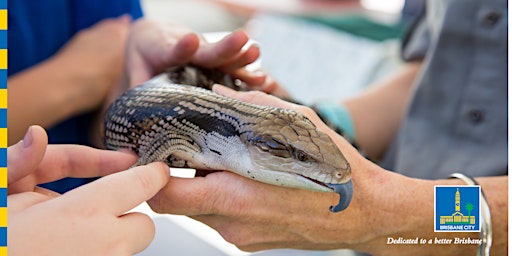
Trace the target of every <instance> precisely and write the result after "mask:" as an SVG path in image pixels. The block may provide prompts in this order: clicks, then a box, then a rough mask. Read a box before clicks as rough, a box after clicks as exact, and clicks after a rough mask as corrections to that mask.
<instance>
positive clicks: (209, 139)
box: [105, 70, 353, 212]
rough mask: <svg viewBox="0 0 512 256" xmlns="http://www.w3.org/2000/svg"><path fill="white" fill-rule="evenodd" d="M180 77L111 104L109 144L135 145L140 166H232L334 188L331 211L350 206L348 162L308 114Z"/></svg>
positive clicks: (163, 78) (252, 174) (265, 177)
mask: <svg viewBox="0 0 512 256" xmlns="http://www.w3.org/2000/svg"><path fill="white" fill-rule="evenodd" d="M199 71H200V70H199ZM175 77H176V72H174V73H173V72H171V73H166V74H162V75H159V76H157V77H155V78H153V79H151V80H149V81H148V82H146V83H144V84H142V85H140V86H138V87H136V88H134V89H131V90H128V91H127V92H125V93H124V94H123V95H121V96H120V97H119V98H118V99H117V100H116V101H115V102H114V103H113V104H112V105H111V106H110V108H109V110H108V111H107V115H106V119H105V145H106V147H107V148H109V149H121V148H128V149H131V150H133V151H134V152H135V153H137V154H138V156H139V160H138V164H141V165H142V164H147V163H150V162H155V161H163V162H165V163H166V164H167V165H169V166H170V167H188V168H194V169H198V170H211V171H214V170H227V171H231V172H234V173H237V174H239V175H242V176H245V177H248V178H251V179H254V180H257V181H260V182H264V183H268V184H273V185H278V186H285V187H292V188H301V189H309V190H314V191H324V192H336V193H338V194H339V195H340V201H339V204H338V205H336V206H333V207H331V211H333V212H337V211H341V210H343V209H345V208H346V207H347V206H348V204H349V203H350V200H351V198H352V193H353V186H352V181H351V178H350V165H349V163H348V162H347V161H346V159H345V157H344V156H343V154H342V153H341V152H340V150H339V149H338V147H337V146H336V144H335V143H334V142H333V141H332V140H331V138H330V137H329V136H328V135H327V134H325V133H323V132H322V131H320V130H318V129H317V128H316V127H315V126H314V124H313V123H312V122H311V121H310V120H309V119H308V118H307V117H305V116H304V115H302V114H301V113H299V112H297V111H293V110H288V109H281V108H274V107H268V106H259V105H255V104H250V103H246V102H241V101H237V100H234V99H231V98H227V97H224V96H221V95H219V94H216V93H213V92H212V91H209V90H206V89H203V88H199V87H196V86H192V85H184V84H176V83H175V80H176V78H175ZM179 82H183V81H179ZM186 83H188V84H192V83H195V82H191V81H186ZM212 84H213V83H212ZM207 87H208V86H207Z"/></svg>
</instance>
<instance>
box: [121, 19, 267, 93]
mask: <svg viewBox="0 0 512 256" xmlns="http://www.w3.org/2000/svg"><path fill="white" fill-rule="evenodd" d="M248 41H249V37H248V35H247V34H246V33H245V32H244V31H242V30H237V31H234V32H232V33H230V34H229V35H227V36H226V37H224V38H223V39H221V40H220V41H218V42H215V43H208V42H206V40H205V39H204V38H203V37H201V36H199V35H198V34H196V33H194V32H193V31H192V30H190V29H188V28H185V27H183V26H180V25H177V24H173V23H170V22H159V21H154V20H148V19H140V20H138V21H136V22H135V24H134V25H133V26H132V28H131V30H130V34H129V39H128V52H127V67H126V72H127V74H128V81H129V84H130V86H132V87H133V86H136V85H139V84H141V83H142V82H145V81H147V80H148V79H150V78H151V77H153V76H154V75H156V74H158V73H161V72H163V71H164V70H165V69H167V68H169V67H173V66H180V65H184V64H189V63H191V64H195V65H198V66H202V67H206V68H217V69H220V70H221V71H223V72H225V73H228V74H231V75H232V76H233V77H235V78H239V79H241V80H243V81H244V82H246V83H247V84H249V85H252V86H258V88H260V89H262V90H265V91H271V90H272V89H273V88H274V87H275V86H276V85H277V84H276V83H275V82H274V81H273V80H272V79H271V78H270V77H269V76H268V75H267V74H266V73H264V72H261V71H256V72H250V71H248V70H246V69H245V66H246V65H248V64H250V63H253V62H254V61H255V60H256V59H257V58H258V57H259V54H260V51H259V48H258V47H257V46H256V45H254V44H253V45H250V46H248V47H247V48H244V45H246V44H247V42H248Z"/></svg>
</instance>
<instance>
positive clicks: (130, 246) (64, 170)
mask: <svg viewBox="0 0 512 256" xmlns="http://www.w3.org/2000/svg"><path fill="white" fill-rule="evenodd" d="M45 148H46V135H45V132H44V130H43V129H42V128H40V127H37V126H33V127H31V128H30V129H29V131H28V132H27V135H26V136H25V138H24V140H23V142H20V143H18V144H16V145H14V146H11V147H9V149H8V150H9V152H8V158H9V159H8V161H9V196H8V204H9V208H8V211H9V229H8V238H9V253H10V254H12V255H33V254H39V255H132V254H134V253H137V252H139V251H141V250H143V249H144V248H145V247H147V246H148V245H149V243H150V242H151V240H152V238H153V236H154V226H153V223H152V221H151V219H149V217H148V216H146V215H144V214H141V213H128V214H126V211H128V210H130V209H132V208H133V207H135V206H137V205H138V204H140V203H142V202H144V201H145V200H147V199H149V198H150V197H152V196H153V195H154V194H155V193H156V192H157V191H158V190H159V189H160V188H162V187H163V186H164V185H165V184H166V182H167V180H168V177H169V171H168V170H169V169H168V167H166V166H165V165H164V164H161V163H153V164H150V165H147V166H141V167H136V168H134V169H132V170H128V171H123V172H119V173H115V174H112V175H109V176H106V177H103V178H101V179H98V180H96V181H94V182H92V183H89V184H87V185H84V186H81V187H79V188H76V189H74V190H72V191H69V192H67V193H66V194H63V195H58V194H57V193H55V192H50V191H45V190H43V189H37V188H36V187H35V184H38V183H40V182H44V181H50V180H54V179H58V178H61V177H64V176H75V177H91V176H97V175H104V174H108V173H112V172H117V171H120V170H124V169H125V168H127V167H128V166H130V165H131V164H133V163H134V162H135V159H136V157H135V156H134V155H132V154H128V153H121V152H109V151H103V150H97V149H93V148H88V147H81V146H76V147H75V146H72V145H69V146H64V145H52V146H48V148H47V150H46V153H45ZM43 155H44V156H43ZM34 191H37V192H39V193H37V192H34Z"/></svg>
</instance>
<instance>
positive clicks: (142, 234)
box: [117, 212, 155, 255]
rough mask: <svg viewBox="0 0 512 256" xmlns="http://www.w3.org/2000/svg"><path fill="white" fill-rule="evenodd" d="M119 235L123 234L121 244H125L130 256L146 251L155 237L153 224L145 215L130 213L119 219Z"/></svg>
mask: <svg viewBox="0 0 512 256" xmlns="http://www.w3.org/2000/svg"><path fill="white" fill-rule="evenodd" d="M119 221H120V222H119V224H120V227H118V229H117V230H119V233H120V234H124V236H123V237H124V238H123V242H124V243H127V246H126V247H127V248H129V250H130V251H129V253H130V255H134V254H136V253H138V252H141V251H143V250H144V249H146V248H147V247H148V246H149V244H151V241H153V238H154V237H155V224H154V223H153V220H152V219H151V218H150V217H149V216H147V215H146V214H142V213H139V212H131V213H127V214H124V215H122V216H121V217H120V219H119Z"/></svg>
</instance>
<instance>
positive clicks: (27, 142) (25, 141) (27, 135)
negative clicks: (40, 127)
mask: <svg viewBox="0 0 512 256" xmlns="http://www.w3.org/2000/svg"><path fill="white" fill-rule="evenodd" d="M32 140H33V137H32V126H30V127H28V129H27V133H25V137H23V147H24V148H28V147H30V145H32Z"/></svg>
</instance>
